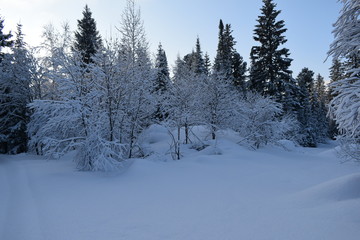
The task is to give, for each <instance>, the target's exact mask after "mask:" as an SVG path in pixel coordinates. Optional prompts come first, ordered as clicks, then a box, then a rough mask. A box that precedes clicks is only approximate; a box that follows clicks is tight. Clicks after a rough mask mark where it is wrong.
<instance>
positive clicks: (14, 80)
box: [0, 24, 31, 153]
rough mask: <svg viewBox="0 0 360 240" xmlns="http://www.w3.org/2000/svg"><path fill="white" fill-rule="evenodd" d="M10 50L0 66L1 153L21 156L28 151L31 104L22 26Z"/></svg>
mask: <svg viewBox="0 0 360 240" xmlns="http://www.w3.org/2000/svg"><path fill="white" fill-rule="evenodd" d="M11 50H12V52H11V53H8V54H5V55H4V56H3V59H2V61H1V63H0V121H1V125H0V142H1V147H0V150H1V152H3V153H20V152H25V151H26V150H27V140H28V139H27V134H26V124H27V123H28V117H29V111H28V108H27V104H28V103H29V102H30V101H31V91H30V84H31V59H30V57H29V51H28V50H27V48H26V44H25V42H24V35H23V33H22V26H21V25H20V24H18V26H17V32H16V39H15V42H14V46H13V47H12V49H11Z"/></svg>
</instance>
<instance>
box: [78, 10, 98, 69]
mask: <svg viewBox="0 0 360 240" xmlns="http://www.w3.org/2000/svg"><path fill="white" fill-rule="evenodd" d="M74 40H75V41H74V49H75V50H76V51H78V52H80V53H81V56H82V60H83V62H84V63H85V64H89V63H91V62H93V59H92V58H93V56H94V55H95V54H96V53H97V51H98V50H99V48H100V47H101V44H102V40H101V37H100V34H99V32H98V31H97V29H96V22H95V20H94V18H92V12H91V11H90V8H89V7H88V5H85V8H84V11H83V18H82V19H81V20H78V30H77V31H76V32H75V39H74Z"/></svg>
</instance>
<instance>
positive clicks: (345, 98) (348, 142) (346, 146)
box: [328, 0, 360, 161]
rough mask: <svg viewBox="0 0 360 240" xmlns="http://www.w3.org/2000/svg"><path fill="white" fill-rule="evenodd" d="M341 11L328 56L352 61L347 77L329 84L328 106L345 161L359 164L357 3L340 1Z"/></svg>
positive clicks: (359, 38)
mask: <svg viewBox="0 0 360 240" xmlns="http://www.w3.org/2000/svg"><path fill="white" fill-rule="evenodd" d="M341 2H342V4H343V7H342V9H341V11H340V15H339V17H338V19H337V21H336V22H335V24H334V30H333V33H334V36H335V39H334V41H333V43H332V44H331V45H330V50H329V52H328V54H329V55H332V56H333V58H334V59H342V58H349V57H351V62H352V63H351V64H350V66H348V67H347V69H346V70H347V73H348V74H347V76H346V77H345V78H344V79H341V80H338V81H336V82H334V83H333V84H332V87H333V90H334V91H333V92H334V93H335V94H336V96H335V97H334V98H333V99H332V101H331V102H330V112H331V113H332V116H333V118H334V119H335V121H336V123H337V125H338V127H339V130H340V133H341V135H340V139H341V142H342V144H341V148H342V152H343V153H344V156H345V157H349V158H352V159H356V160H358V161H360V157H359V156H360V128H359V122H360V114H359V104H360V97H359V96H360V90H359V89H360V67H359V66H360V61H359V59H360V58H359V57H358V56H359V49H360V22H359V15H360V11H359V6H360V0H342V1H341Z"/></svg>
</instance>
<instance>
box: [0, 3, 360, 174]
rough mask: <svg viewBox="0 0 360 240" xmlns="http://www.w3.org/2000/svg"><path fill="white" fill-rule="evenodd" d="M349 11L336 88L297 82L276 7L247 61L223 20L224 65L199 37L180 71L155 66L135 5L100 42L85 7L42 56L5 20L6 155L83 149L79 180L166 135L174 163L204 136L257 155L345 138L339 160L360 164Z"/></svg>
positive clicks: (2, 139) (140, 154) (200, 145)
mask: <svg viewBox="0 0 360 240" xmlns="http://www.w3.org/2000/svg"><path fill="white" fill-rule="evenodd" d="M341 2H342V3H343V8H342V10H341V12H340V15H339V18H338V20H337V22H336V23H335V24H334V30H333V33H334V41H333V43H332V44H331V46H329V52H328V54H329V56H328V57H329V58H331V59H332V63H333V64H332V67H331V69H330V79H331V82H330V84H326V83H325V81H324V77H323V76H321V75H319V74H317V75H316V74H315V72H314V71H313V70H311V69H308V68H306V67H304V68H303V69H302V71H301V72H300V73H299V74H298V75H297V76H296V77H293V74H292V71H291V62H292V59H291V56H290V50H289V49H287V48H285V47H284V46H283V45H284V44H285V43H286V41H287V39H286V37H285V32H286V31H287V29H286V25H285V21H284V20H281V10H279V9H277V5H276V3H275V1H274V0H263V6H262V8H261V9H260V15H259V16H258V17H257V24H256V26H254V36H253V38H254V40H255V42H256V43H257V44H256V45H255V46H253V47H252V48H251V53H250V58H249V59H250V62H246V61H245V59H248V56H246V57H244V56H242V55H241V54H240V53H239V52H237V50H236V48H235V45H236V40H235V39H234V37H233V34H232V32H233V30H232V26H231V24H230V23H224V22H223V21H222V20H221V19H220V20H219V25H218V26H214V27H218V45H217V52H216V57H215V59H214V60H213V61H212V60H211V59H210V58H209V56H208V54H206V53H204V50H203V49H202V48H201V41H200V38H199V37H197V38H196V41H194V47H193V49H194V50H193V51H192V52H190V53H188V54H186V55H185V56H179V57H178V59H177V60H176V62H175V67H174V69H173V70H172V71H170V68H169V64H168V61H167V57H166V51H165V49H163V47H162V45H161V43H160V44H159V45H158V50H157V52H156V57H155V58H154V59H152V58H151V53H150V52H149V43H148V41H147V39H146V35H145V29H144V25H143V20H142V18H141V12H140V8H139V7H138V6H137V5H136V2H135V0H127V5H126V7H125V9H124V10H123V13H122V18H121V21H120V25H119V26H118V27H117V28H116V29H117V31H118V32H119V34H120V36H121V37H120V38H119V39H114V38H109V39H105V38H103V37H102V36H100V34H99V32H98V30H97V27H96V20H95V19H94V18H93V17H92V11H91V10H90V8H89V6H88V5H86V6H85V7H84V10H83V12H82V18H80V19H79V20H78V21H77V23H78V24H77V29H76V31H74V32H73V31H71V30H70V28H69V26H68V25H66V24H65V25H64V26H63V27H62V28H61V29H56V28H55V27H54V26H53V25H47V26H45V27H44V32H43V42H42V43H41V44H40V45H39V46H29V45H28V44H27V43H26V41H25V37H24V33H23V32H22V25H21V24H18V26H17V29H16V31H15V33H14V34H12V33H11V32H8V33H5V32H4V30H3V29H4V25H5V24H6V19H3V18H0V153H2V154H19V153H23V152H30V153H35V154H38V155H44V156H47V157H51V158H60V157H62V156H63V155H64V154H67V153H69V152H71V151H74V150H76V154H77V155H76V158H75V159H76V168H77V169H79V170H82V171H111V170H114V169H119V168H122V167H123V166H124V163H125V162H126V161H127V160H128V159H131V158H144V157H148V156H149V155H151V153H149V152H147V151H146V148H145V147H144V146H143V143H142V134H143V132H144V131H145V130H146V129H149V127H151V126H154V125H161V126H162V127H164V128H166V129H167V130H168V134H169V135H170V136H171V139H172V140H171V144H170V146H169V152H170V154H171V156H172V159H174V160H180V159H181V157H182V152H181V149H182V145H183V144H186V145H192V147H193V148H195V149H204V148H206V142H205V141H204V139H200V138H199V139H198V140H197V141H196V142H194V140H193V139H191V138H190V135H191V134H192V135H194V133H193V131H192V129H193V128H194V127H198V126H203V127H204V128H205V129H206V131H207V133H208V135H207V137H206V138H207V139H212V140H215V139H217V137H218V133H219V132H220V131H223V130H228V129H230V130H232V131H234V132H235V133H236V134H237V136H238V137H239V138H240V139H241V140H240V141H238V144H239V145H241V146H244V147H246V148H249V149H253V150H257V149H259V148H262V147H264V146H266V145H268V144H271V143H274V142H277V141H280V140H284V139H286V140H289V141H292V142H294V143H295V144H298V145H300V146H303V147H310V148H316V147H317V146H318V145H319V144H321V143H325V142H327V141H328V140H329V139H337V141H338V142H339V144H340V147H341V151H340V153H341V155H342V156H343V157H344V158H345V159H352V160H355V161H359V160H360V115H359V110H360V67H359V66H360V60H359V59H360V57H359V56H360V55H359V47H360V40H359V39H360V23H359V19H358V18H359V10H358V7H359V4H360V2H359V0H342V1H341Z"/></svg>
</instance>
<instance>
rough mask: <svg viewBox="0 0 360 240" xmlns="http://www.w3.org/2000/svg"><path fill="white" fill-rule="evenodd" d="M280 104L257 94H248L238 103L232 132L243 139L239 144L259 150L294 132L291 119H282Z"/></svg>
mask: <svg viewBox="0 0 360 240" xmlns="http://www.w3.org/2000/svg"><path fill="white" fill-rule="evenodd" d="M281 113H282V110H281V104H279V103H277V102H276V101H274V100H272V99H271V98H269V97H263V96H261V95H260V94H257V93H248V94H246V96H244V97H243V98H242V99H241V100H240V101H239V106H238V108H237V113H236V117H235V116H234V120H235V119H236V121H234V130H235V131H237V132H238V133H239V134H240V136H241V137H242V138H243V141H241V142H240V144H243V145H246V146H249V147H252V148H259V147H261V146H264V145H266V144H268V143H272V142H275V141H277V140H280V139H284V138H286V137H287V136H286V135H287V134H288V133H289V132H291V131H293V130H294V127H296V125H294V124H292V123H291V122H292V120H293V119H292V118H290V117H282V118H280V115H281Z"/></svg>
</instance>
